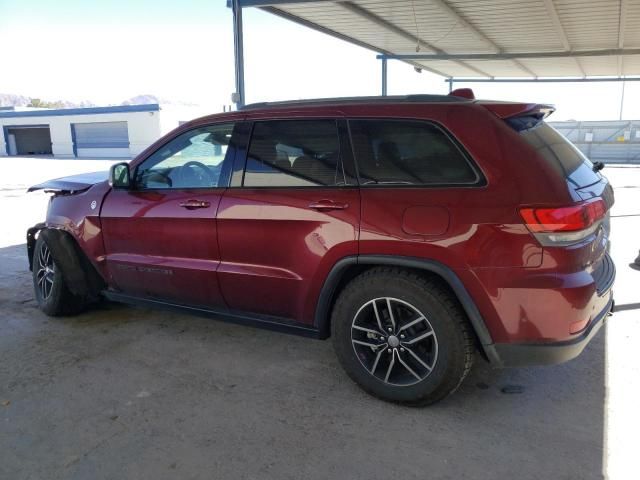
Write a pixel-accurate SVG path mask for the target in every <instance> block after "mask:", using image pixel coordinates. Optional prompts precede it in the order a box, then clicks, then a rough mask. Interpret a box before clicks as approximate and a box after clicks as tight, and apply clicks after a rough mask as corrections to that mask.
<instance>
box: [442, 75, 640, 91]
mask: <svg viewBox="0 0 640 480" xmlns="http://www.w3.org/2000/svg"><path fill="white" fill-rule="evenodd" d="M444 81H445V82H447V83H448V84H449V86H451V85H452V84H454V83H583V82H584V83H590V82H640V77H577V78H566V77H565V78H447V79H445V80H444ZM450 88H451V87H450Z"/></svg>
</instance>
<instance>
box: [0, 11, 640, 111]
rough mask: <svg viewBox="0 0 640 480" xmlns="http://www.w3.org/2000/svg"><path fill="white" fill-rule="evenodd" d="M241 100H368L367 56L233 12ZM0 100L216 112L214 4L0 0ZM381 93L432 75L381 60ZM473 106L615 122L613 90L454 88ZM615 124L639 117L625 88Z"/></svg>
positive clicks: (221, 19) (225, 21)
mask: <svg viewBox="0 0 640 480" xmlns="http://www.w3.org/2000/svg"><path fill="white" fill-rule="evenodd" d="M244 33H245V84H246V101H247V103H251V102H258V101H272V100H285V99H300V98H316V97H331V96H354V95H378V94H379V93H380V62H379V60H376V58H375V57H376V52H372V51H369V50H366V49H363V48H361V47H357V46H354V45H351V44H349V43H346V42H344V41H342V40H338V39H335V38H332V37H330V36H328V35H325V34H322V33H319V32H315V31H312V30H310V29H308V28H304V27H301V26H298V25H296V24H294V23H292V22H290V21H287V20H284V19H281V18H279V17H276V16H273V15H271V14H268V13H266V12H262V11H260V10H258V9H254V8H252V9H246V10H245V11H244ZM0 45H3V62H2V67H0V93H13V94H18V95H24V96H28V97H35V98H41V99H44V100H58V99H60V100H71V101H75V102H80V101H82V100H88V101H91V102H93V103H96V104H98V105H109V104H119V103H121V102H122V101H123V100H126V99H128V98H130V97H133V96H135V95H139V94H152V95H156V96H158V97H160V98H163V99H168V100H171V101H172V102H186V103H195V104H198V105H201V106H202V107H203V108H204V109H206V110H208V111H211V112H217V111H221V110H222V107H223V105H228V104H230V103H231V100H230V98H231V93H232V92H233V90H234V60H233V30H232V16H231V11H230V9H228V8H227V7H226V0H180V1H166V0H91V1H85V0H56V1H52V0H0ZM388 79H389V81H388V89H389V94H391V95H393V94H410V93H446V92H447V91H448V86H447V85H446V84H445V82H444V79H443V78H442V77H439V76H437V75H434V74H431V73H428V72H423V73H420V74H419V73H416V72H415V71H414V70H413V68H412V67H411V66H409V65H407V64H404V63H402V62H399V61H390V62H389V77H388ZM458 86H460V87H471V88H473V90H474V91H475V94H476V97H478V98H491V99H496V100H517V101H528V102H538V103H551V104H555V105H556V107H557V110H556V113H554V115H553V117H552V119H554V120H567V119H577V120H614V119H618V116H619V111H620V100H621V89H622V84H621V83H609V82H607V83H590V84H585V83H583V84H575V83H571V84H487V83H484V84H459V85H458ZM622 118H623V119H639V118H640V82H627V84H626V87H625V102H624V108H623V111H622Z"/></svg>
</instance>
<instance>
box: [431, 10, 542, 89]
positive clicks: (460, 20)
mask: <svg viewBox="0 0 640 480" xmlns="http://www.w3.org/2000/svg"><path fill="white" fill-rule="evenodd" d="M431 3H434V4H436V5H437V6H438V7H439V8H440V10H441V11H442V12H444V13H445V14H446V15H447V16H448V17H449V18H451V19H452V20H453V21H455V22H456V23H457V24H459V25H462V27H464V28H466V29H467V30H469V31H470V32H471V33H473V34H474V35H475V36H476V37H477V38H479V39H480V40H482V41H483V42H484V43H485V44H486V45H489V46H490V47H491V48H492V49H494V50H495V52H496V53H502V52H504V49H503V48H502V47H501V46H500V45H498V44H497V43H496V42H494V41H493V40H491V39H490V38H489V37H487V36H486V35H485V34H484V32H483V31H482V30H480V29H479V28H478V27H476V26H475V25H474V24H472V23H471V22H469V21H468V20H467V19H466V18H464V17H463V16H462V15H461V14H460V13H459V12H458V11H457V10H456V9H455V8H454V7H452V6H451V5H449V3H448V2H446V1H445V0H431ZM513 63H514V65H516V67H518V68H519V69H520V70H522V71H523V72H526V73H528V74H529V75H531V76H532V77H537V75H536V74H535V73H534V72H533V71H531V69H529V68H528V67H526V66H525V65H523V64H522V63H520V62H519V61H518V60H513Z"/></svg>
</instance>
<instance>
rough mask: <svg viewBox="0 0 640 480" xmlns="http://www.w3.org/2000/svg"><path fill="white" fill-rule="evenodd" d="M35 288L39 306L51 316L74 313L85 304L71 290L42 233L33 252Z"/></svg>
mask: <svg viewBox="0 0 640 480" xmlns="http://www.w3.org/2000/svg"><path fill="white" fill-rule="evenodd" d="M33 288H34V293H35V297H36V302H37V303H38V307H39V308H40V310H42V311H43V312H44V313H46V314H47V315H49V316H54V317H55V316H60V315H73V314H75V313H78V312H80V311H81V310H82V309H83V307H84V305H85V302H84V301H83V299H82V298H80V297H78V296H76V295H73V294H72V293H71V292H70V291H69V288H68V287H67V285H66V283H65V281H64V278H63V276H62V271H61V270H60V268H59V267H58V265H56V262H55V261H54V259H53V255H52V254H51V249H50V248H49V245H47V242H46V241H45V239H44V238H43V236H42V235H38V239H37V240H36V244H35V248H34V252H33Z"/></svg>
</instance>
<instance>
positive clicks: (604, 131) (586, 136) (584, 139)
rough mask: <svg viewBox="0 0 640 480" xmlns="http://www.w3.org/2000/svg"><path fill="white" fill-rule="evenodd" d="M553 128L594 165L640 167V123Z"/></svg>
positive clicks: (559, 124)
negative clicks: (610, 164)
mask: <svg viewBox="0 0 640 480" xmlns="http://www.w3.org/2000/svg"><path fill="white" fill-rule="evenodd" d="M549 124H550V125H552V126H553V127H554V128H555V129H556V130H558V131H559V132H560V133H562V134H563V135H564V136H565V137H567V138H568V139H569V140H571V142H572V143H573V144H574V145H575V146H576V147H578V148H579V149H580V150H581V151H582V152H583V153H584V154H585V155H586V156H587V157H589V158H590V159H591V160H592V161H598V162H605V163H635V164H640V120H619V121H597V122H549Z"/></svg>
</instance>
